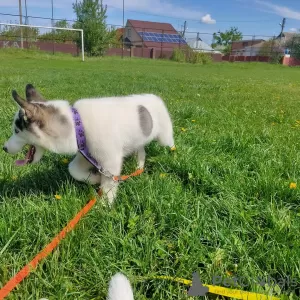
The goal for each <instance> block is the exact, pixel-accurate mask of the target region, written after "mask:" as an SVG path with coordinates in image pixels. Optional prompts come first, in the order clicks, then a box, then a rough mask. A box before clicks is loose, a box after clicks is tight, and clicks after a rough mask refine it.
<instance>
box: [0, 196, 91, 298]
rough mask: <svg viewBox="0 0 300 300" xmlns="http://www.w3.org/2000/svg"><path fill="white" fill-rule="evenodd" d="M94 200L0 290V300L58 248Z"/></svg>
mask: <svg viewBox="0 0 300 300" xmlns="http://www.w3.org/2000/svg"><path fill="white" fill-rule="evenodd" d="M95 203H96V199H95V198H94V199H92V200H90V201H89V202H88V203H87V204H86V205H85V206H84V207H83V208H82V209H81V210H80V211H79V212H78V213H77V215H76V216H75V217H74V218H73V219H72V220H71V221H70V222H69V223H68V224H67V226H66V227H65V228H63V230H62V231H61V232H60V233H59V234H58V235H57V236H56V237H55V238H54V239H53V240H52V241H51V242H50V243H49V244H48V245H47V246H46V247H45V248H44V249H43V250H42V251H41V252H40V253H38V254H37V255H36V256H35V258H34V259H33V260H32V261H31V262H30V263H29V264H27V265H26V266H25V267H24V268H23V269H22V270H21V271H19V273H18V274H16V275H15V276H14V277H13V278H12V279H11V280H10V281H8V282H7V284H6V285H5V286H4V287H3V288H2V289H1V290H0V300H2V299H4V297H6V296H7V295H8V294H9V293H10V292H11V291H12V290H13V289H14V288H15V287H16V286H17V285H18V284H19V283H20V282H21V281H22V280H23V279H24V278H25V277H27V276H28V275H29V273H30V272H31V271H32V270H33V269H35V268H36V267H37V265H38V263H39V261H40V260H42V259H43V258H45V257H46V256H48V255H49V254H50V253H51V252H52V251H53V249H54V248H56V247H57V246H58V244H59V243H60V241H61V240H62V239H64V238H65V236H66V234H67V233H68V232H70V231H71V230H72V229H73V228H74V227H75V225H76V224H77V223H78V222H79V220H80V219H81V218H82V217H83V216H84V215H85V214H86V213H87V212H88V211H89V210H90V209H91V208H92V207H93V206H94V204H95Z"/></svg>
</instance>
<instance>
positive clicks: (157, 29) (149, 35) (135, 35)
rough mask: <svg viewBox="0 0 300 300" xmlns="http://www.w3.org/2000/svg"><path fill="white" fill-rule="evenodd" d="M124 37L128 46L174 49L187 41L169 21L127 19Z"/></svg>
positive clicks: (184, 44)
mask: <svg viewBox="0 0 300 300" xmlns="http://www.w3.org/2000/svg"><path fill="white" fill-rule="evenodd" d="M124 38H125V40H126V41H127V43H126V46H127V47H137V48H138V47H139V48H150V49H155V50H165V51H173V49H174V48H178V47H186V46H187V42H186V41H185V40H184V39H183V38H182V37H181V35H180V34H179V33H178V32H177V31H176V30H175V28H174V27H173V26H172V25H171V24H169V23H158V22H148V21H138V20H127V23H126V27H125V32H124Z"/></svg>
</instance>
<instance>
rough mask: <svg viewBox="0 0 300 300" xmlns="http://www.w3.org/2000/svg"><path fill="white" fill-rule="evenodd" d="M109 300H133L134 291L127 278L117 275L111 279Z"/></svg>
mask: <svg viewBox="0 0 300 300" xmlns="http://www.w3.org/2000/svg"><path fill="white" fill-rule="evenodd" d="M107 300H133V291H132V288H131V285H130V282H129V280H128V279H127V277H126V276H124V275H123V274H121V273H117V274H115V275H114V276H113V277H112V278H111V280H110V283H109V288H108V296H107Z"/></svg>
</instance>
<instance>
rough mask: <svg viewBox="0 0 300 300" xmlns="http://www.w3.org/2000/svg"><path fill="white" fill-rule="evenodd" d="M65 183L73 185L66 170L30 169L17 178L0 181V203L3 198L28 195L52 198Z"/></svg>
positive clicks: (54, 167) (73, 181)
mask: <svg viewBox="0 0 300 300" xmlns="http://www.w3.org/2000/svg"><path fill="white" fill-rule="evenodd" d="M67 183H75V180H74V179H73V178H72V177H71V176H70V174H69V173H68V171H67V170H61V168H60V167H58V168H56V165H53V168H49V169H45V168H43V169H32V170H30V171H29V172H28V173H27V174H23V175H21V176H20V177H18V178H4V179H0V191H1V194H0V201H1V200H4V198H6V199H10V198H16V197H23V196H24V197H25V196H28V195H29V194H31V195H39V196H40V195H44V196H46V197H47V196H50V195H51V196H53V194H55V193H56V192H57V190H59V189H60V188H61V186H63V185H65V184H67ZM77 184H78V182H76V185H77ZM79 184H80V183H79Z"/></svg>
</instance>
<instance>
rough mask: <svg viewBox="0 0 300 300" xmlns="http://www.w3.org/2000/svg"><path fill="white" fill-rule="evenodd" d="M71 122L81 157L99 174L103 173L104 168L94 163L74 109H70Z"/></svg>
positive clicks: (77, 114)
mask: <svg viewBox="0 0 300 300" xmlns="http://www.w3.org/2000/svg"><path fill="white" fill-rule="evenodd" d="M72 113H73V120H74V123H75V132H76V140H77V147H78V151H79V152H80V153H81V154H82V155H83V157H84V158H85V159H86V160H87V161H89V162H90V163H91V164H92V165H93V166H94V167H95V168H97V170H98V171H99V172H100V173H103V174H104V173H105V171H104V168H103V167H102V166H101V165H100V164H99V163H98V162H97V161H96V159H95V158H94V157H93V156H92V155H91V154H90V152H89V150H88V147H87V144H86V138H85V134H84V128H83V124H82V121H81V118H80V115H79V113H78V110H77V109H76V108H75V107H72Z"/></svg>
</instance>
